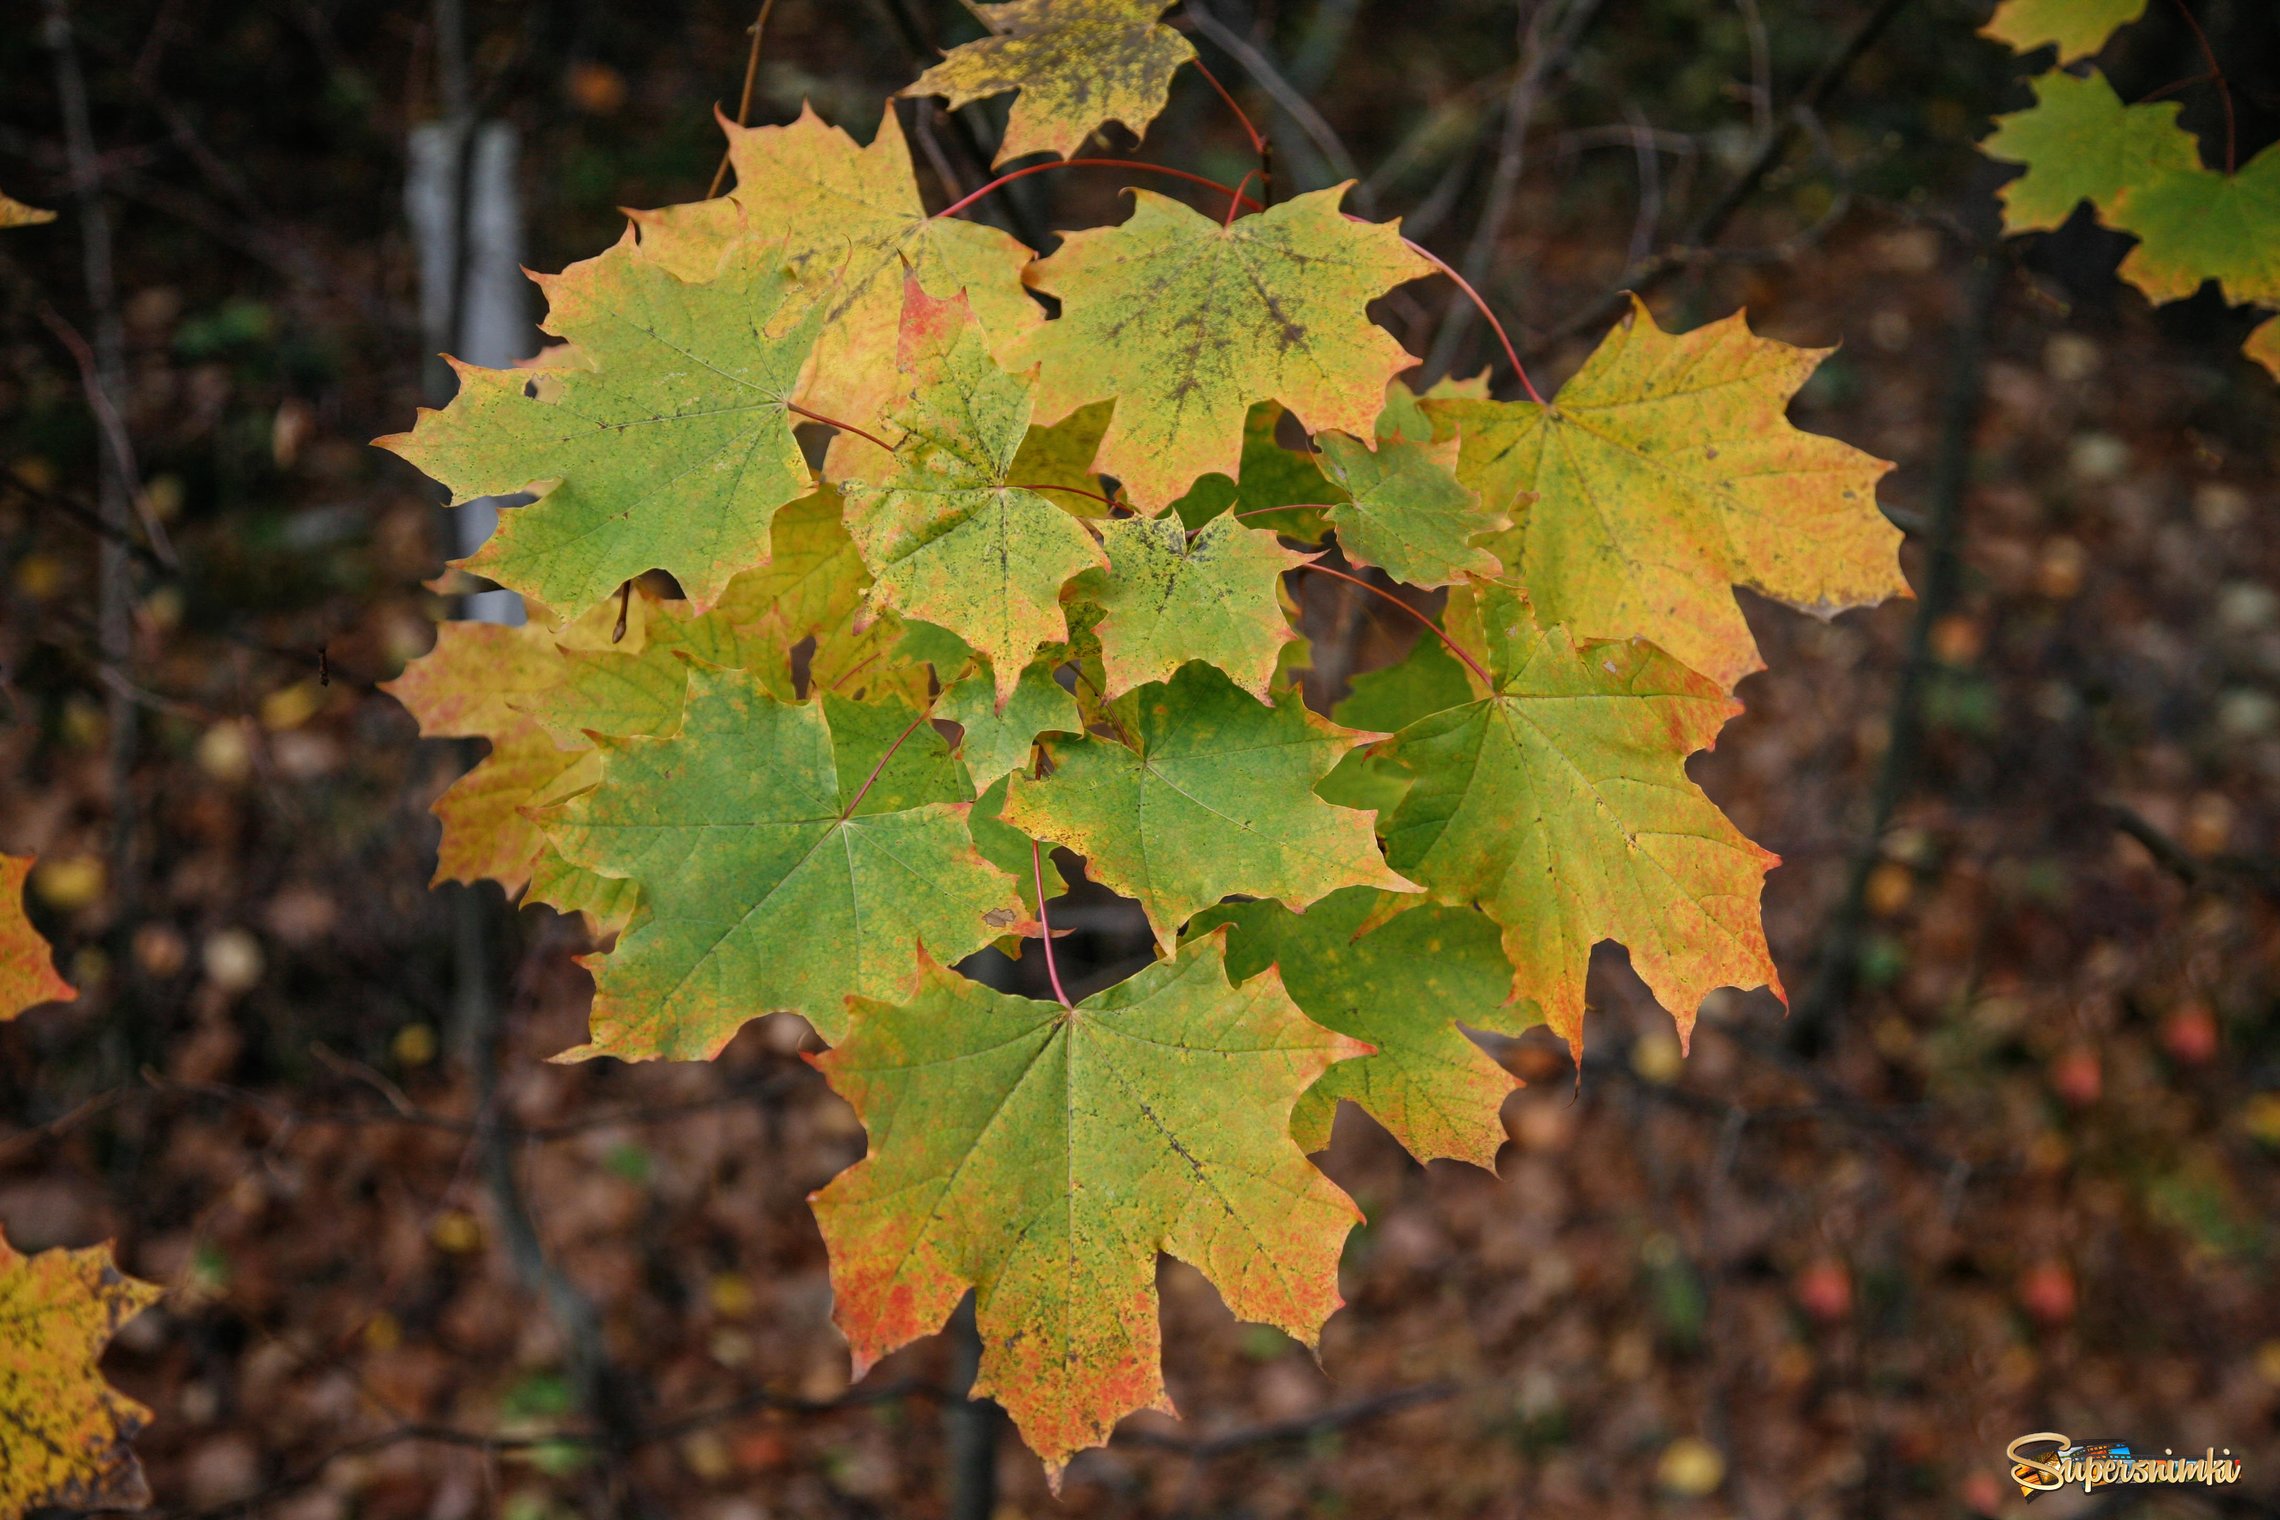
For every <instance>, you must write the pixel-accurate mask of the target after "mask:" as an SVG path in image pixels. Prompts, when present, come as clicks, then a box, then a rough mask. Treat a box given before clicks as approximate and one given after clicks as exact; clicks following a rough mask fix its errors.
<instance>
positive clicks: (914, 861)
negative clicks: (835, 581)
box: [543, 666, 1020, 1060]
mask: <svg viewBox="0 0 2280 1520" xmlns="http://www.w3.org/2000/svg"><path fill="white" fill-rule="evenodd" d="M973 795H974V789H973V786H972V785H971V783H970V782H969V781H968V779H967V777H966V775H965V773H964V771H963V770H962V769H961V768H960V767H959V765H958V763H957V761H956V760H954V759H953V758H951V756H950V754H949V751H948V748H947V747H946V746H945V745H944V744H943V742H942V739H941V736H940V735H938V734H936V733H935V732H934V730H933V729H932V728H931V727H930V726H929V725H928V724H927V723H926V721H925V714H924V713H923V712H919V711H913V710H912V709H910V708H909V707H907V706H905V705H903V704H902V703H900V702H896V701H886V702H879V703H858V702H852V701H847V700H845V699H843V698H839V697H832V696H827V697H825V698H823V699H822V700H821V701H820V702H805V703H799V704H790V703H784V702H780V701H778V700H777V699H776V698H775V697H774V696H772V695H770V694H769V693H768V691H767V690H766V688H765V687H764V686H762V685H761V684H760V683H759V682H758V681H756V680H755V679H754V678H753V677H752V676H750V675H748V674H745V673H743V672H740V671H720V670H713V669H709V668H706V667H703V666H697V667H692V669H691V670H690V673H689V698H688V710H687V716H686V718H685V719H684V720H683V722H682V725H681V728H680V731H679V732H678V733H677V734H675V735H674V736H673V737H671V738H668V739H607V740H605V741H604V742H603V744H602V777H601V782H600V784H599V785H598V786H596V787H594V788H593V789H592V790H590V791H587V792H585V793H583V794H581V795H579V796H577V797H573V798H571V799H569V800H568V801H567V802H565V803H563V804H562V805H560V806H559V807H558V808H556V809H554V810H553V811H552V812H550V813H548V814H546V815H545V816H544V819H543V821H544V824H545V828H546V831H547V833H548V835H549V837H550V838H552V840H553V841H554V846H555V848H556V850H557V851H558V852H559V853H560V854H561V855H562V857H563V858H564V859H565V860H567V861H568V862H569V863H570V864H572V865H575V866H583V867H585V868H586V869H588V870H591V871H596V872H599V873H600V874H602V875H604V876H608V877H614V878H617V879H620V880H626V881H631V882H634V883H636V884H637V886H638V887H639V889H640V901H641V913H640V914H639V915H638V916H637V919H636V921H635V922H634V924H633V925H632V926H631V927H630V928H629V929H627V931H626V932H625V934H624V935H623V936H621V937H620V938H619V940H618V943H617V946H616V948H615V949H614V950H612V951H610V952H609V953H608V954H607V955H602V956H595V957H589V959H588V962H587V964H588V965H589V966H590V967H591V969H592V970H593V972H594V1005H593V1014H592V1026H593V1035H592V1042H591V1043H590V1044H588V1045H585V1046H582V1047H580V1048H579V1049H577V1050H575V1051H572V1052H569V1053H568V1058H571V1059H583V1058H586V1057H590V1056H597V1055H610V1056H616V1057H618V1058H620V1059H621V1060H640V1059H646V1058H659V1057H662V1058H665V1059H671V1060H701V1059H710V1058H711V1057H712V1056H714V1055H717V1054H719V1052H720V1049H721V1047H722V1046H724V1045H726V1044H727V1043H728V1041H729V1039H730V1038H731V1037H732V1036H734V1035H735V1033H736V1031H737V1029H738V1028H739V1027H740V1026H741V1025H742V1024H743V1023H744V1022H745V1020H747V1019H751V1018H757V1017H758V1016H760V1015H761V1014H764V1013H770V1012H776V1011H785V1012H791V1013H797V1014H801V1015H803V1016H805V1017H806V1019H807V1020H808V1022H809V1023H810V1024H813V1025H814V1026H815V1028H816V1030H817V1032H818V1033H820V1034H821V1035H822V1036H823V1037H824V1038H825V1039H827V1040H835V1039H837V1038H838V1037H839V1035H840V1034H841V1033H842V1032H843V1031H844V1028H845V1018H846V1013H845V1008H844V1005H843V1001H842V1000H843V999H844V998H845V997H846V996H847V995H848V994H851V993H860V994H862V995H865V996H869V997H891V996H894V995H895V994H896V993H898V992H899V991H900V990H901V989H902V988H903V987H904V986H905V985H906V984H907V983H908V981H909V978H910V975H911V968H912V961H911V945H912V943H913V942H914V941H916V940H920V939H923V940H924V941H925V942H926V943H927V944H928V945H931V946H934V947H935V948H936V950H937V952H938V953H940V954H942V955H946V956H950V957H953V958H955V957H959V956H964V955H968V954H971V953H972V952H973V951H975V950H978V949H980V948H981V947H982V946H983V945H985V944H987V943H989V941H990V939H991V938H992V937H993V935H994V934H995V933H997V932H998V931H999V930H1000V929H1002V928H1003V927H1005V925H1006V924H1008V923H1011V922H1014V921H1015V920H1017V919H1018V918H1019V916H1020V914H1019V906H1018V902H1017V900H1016V899H1015V897H1014V896H1013V891H1012V883H1011V882H1009V881H1008V880H1006V877H1005V874H1004V873H1003V872H1001V871H999V870H998V869H997V868H996V867H994V866H992V865H990V864H989V863H988V862H987V861H985V860H983V859H982V857H981V856H980V855H978V854H976V853H975V850H974V844H973V839H972V837H971V835H970V834H969V833H968V831H967V826H966V813H967V805H968V802H969V799H971V798H972V797H973ZM993 914H995V915H997V916H998V921H997V922H996V923H994V924H993V923H992V922H991V921H990V916H991V915H993Z"/></svg>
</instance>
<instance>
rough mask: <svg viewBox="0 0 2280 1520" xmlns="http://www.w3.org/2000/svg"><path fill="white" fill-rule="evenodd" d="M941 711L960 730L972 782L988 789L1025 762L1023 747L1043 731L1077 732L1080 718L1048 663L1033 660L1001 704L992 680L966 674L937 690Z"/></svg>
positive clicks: (1082, 723)
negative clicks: (946, 687) (939, 692)
mask: <svg viewBox="0 0 2280 1520" xmlns="http://www.w3.org/2000/svg"><path fill="white" fill-rule="evenodd" d="M941 711H942V716H943V717H945V718H948V719H949V720H950V721H951V722H953V723H955V724H957V725H958V726H959V727H960V728H961V729H963V730H964V731H965V732H964V735H963V737H961V738H960V739H959V741H958V758H959V759H961V760H963V761H964V762H965V764H966V772H967V774H968V775H970V776H971V777H972V778H973V781H974V785H976V786H978V787H982V788H985V789H986V788H988V787H989V786H990V785H991V784H992V783H993V782H995V781H997V780H998V778H1000V777H1001V776H1003V775H1005V774H1006V772H1008V771H1010V770H1013V769H1014V768H1015V767H1017V766H1021V765H1026V764H1028V762H1029V748H1030V746H1031V745H1033V744H1035V743H1036V742H1037V736H1038V735H1039V734H1044V733H1060V734H1081V733H1083V732H1084V730H1085V720H1084V718H1083V716H1082V715H1081V714H1079V713H1078V711H1077V699H1076V698H1074V697H1072V696H1070V695H1069V694H1068V693H1067V692H1066V691H1064V690H1062V689H1061V683H1060V682H1058V681H1056V680H1054V679H1053V667H1052V666H1051V665H1050V664H1048V663H1046V662H1045V661H1042V660H1040V661H1038V662H1037V663H1035V664H1033V665H1031V666H1029V668H1027V669H1026V670H1024V671H1022V673H1021V680H1020V682H1019V684H1017V685H1016V686H1015V687H1014V689H1013V696H1012V698H1011V699H1009V700H1008V701H1007V702H1006V704H1005V706H1004V708H1003V709H1000V708H999V707H998V705H997V683H996V681H995V680H994V679H993V678H992V677H990V676H987V675H972V676H968V677H967V678H966V679H965V680H963V681H960V682H958V683H957V684H956V685H954V686H952V687H950V688H949V689H948V690H946V691H944V692H943V693H942V707H941Z"/></svg>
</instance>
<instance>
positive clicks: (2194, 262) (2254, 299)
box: [2106, 147, 2280, 306]
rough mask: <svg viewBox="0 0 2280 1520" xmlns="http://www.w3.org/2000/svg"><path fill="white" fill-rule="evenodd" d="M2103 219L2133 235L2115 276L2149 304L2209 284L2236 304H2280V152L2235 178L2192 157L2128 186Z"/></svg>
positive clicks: (2269, 152)
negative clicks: (2132, 245)
mask: <svg viewBox="0 0 2280 1520" xmlns="http://www.w3.org/2000/svg"><path fill="white" fill-rule="evenodd" d="M2106 221H2107V223H2108V224H2109V225H2110V226H2113V227H2115V228H2118V229H2119V230H2121V231H2123V232H2129V233H2134V234H2136V236H2137V238H2138V245H2137V247H2135V248H2132V249H2131V250H2130V252H2129V257H2127V258H2125V259H2123V260H2122V267H2121V271H2120V273H2121V276H2122V278H2123V279H2125V280H2128V281H2129V282H2130V283H2131V284H2133V285H2135V286H2137V288H2138V289H2140V290H2142V291H2144V292H2145V293H2146V296H2147V297H2148V298H2149V299H2151V300H2153V301H2157V302H2159V301H2181V300H2183V299H2184V298H2185V297H2187V296H2189V295H2191V294H2192V293H2193V292H2194V291H2196V290H2199V289H2200V288H2201V285H2202V282H2204V281H2207V280H2215V281H2217V282H2218V284H2219V285H2220V286H2221V287H2222V288H2223V291H2224V297H2225V299H2226V300H2227V301H2230V302H2233V303H2235V304H2236V305H2238V304H2254V305H2258V306H2276V305H2280V147H2275V148H2266V149H2265V150H2264V151H2263V152H2262V153H2259V154H2257V155H2256V157H2254V158H2252V159H2250V160H2249V161H2248V162H2247V163H2246V164H2244V165H2242V166H2241V170H2240V172H2239V173H2238V174H2219V173H2217V172H2216V171H2215V170H2213V169H2204V168H2202V167H2201V166H2200V164H2199V162H2198V161H2197V160H2196V161H2195V162H2193V163H2191V164H2189V165H2187V166H2185V167H2182V168H2176V169H2168V170H2164V171H2161V172H2157V173H2155V174H2153V175H2151V176H2150V177H2148V178H2146V179H2143V180H2140V181H2138V182H2137V183H2134V184H2130V185H2126V186H2124V187H2123V188H2122V191H2121V193H2120V194H2119V195H2117V196H2116V197H2115V198H2114V201H2113V203H2112V204H2111V205H2109V206H2108V207H2107V208H2106Z"/></svg>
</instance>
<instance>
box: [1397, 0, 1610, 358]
mask: <svg viewBox="0 0 2280 1520" xmlns="http://www.w3.org/2000/svg"><path fill="white" fill-rule="evenodd" d="M1598 9H1599V0H1541V3H1539V4H1537V5H1536V6H1535V7H1534V8H1533V9H1532V10H1530V11H1529V12H1528V19H1527V21H1526V23H1525V24H1524V25H1523V26H1522V27H1521V30H1520V65H1519V71H1518V72H1517V73H1515V74H1514V75H1513V76H1512V89H1511V91H1510V93H1508V94H1507V95H1506V96H1505V101H1504V130H1503V133H1502V135H1501V136H1500V138H1499V140H1498V142H1497V148H1496V167H1495V169H1494V170H1493V171H1491V173H1490V175H1489V181H1488V195H1487V198H1486V200H1485V201H1484V203H1483V204H1482V207H1481V213H1480V220H1479V222H1478V223H1476V224H1475V225H1474V227H1473V235H1472V241H1471V242H1470V243H1468V244H1467V245H1466V246H1465V257H1464V263H1463V264H1462V266H1461V268H1462V269H1463V271H1464V276H1465V279H1466V280H1468V281H1470V282H1471V283H1472V284H1474V285H1476V286H1477V285H1482V284H1485V283H1486V282H1487V280H1488V273H1489V266H1490V264H1491V263H1493V262H1494V261H1495V258H1496V249H1497V244H1498V243H1499V242H1500V241H1501V240H1502V238H1503V235H1504V221H1505V218H1506V217H1507V216H1508V215H1509V214H1510V213H1511V210H1512V200H1513V196H1514V195H1515V194H1516V193H1517V192H1518V190H1519V188H1520V170H1521V167H1522V165H1523V164H1524V163H1525V162H1526V161H1527V154H1526V148H1527V142H1528V125H1529V123H1530V122H1531V121H1533V120H1534V119H1535V115H1536V102H1537V100H1538V98H1539V97H1540V96H1541V95H1542V93H1543V89H1544V85H1545V83H1546V82H1547V81H1548V80H1549V79H1550V78H1551V76H1552V74H1553V72H1554V71H1555V70H1556V69H1558V68H1559V67H1560V66H1561V65H1562V64H1564V62H1565V61H1566V59H1567V57H1568V54H1569V53H1570V51H1571V50H1572V49H1573V48H1574V46H1575V40H1576V38H1577V37H1578V36H1580V35H1581V34H1582V32H1583V28H1584V27H1585V26H1586V25H1588V24H1589V22H1590V20H1591V18H1592V16H1593V15H1594V14H1595V13H1596V12H1597V11H1598ZM1472 318H1473V309H1472V307H1471V306H1470V305H1468V304H1467V303H1465V302H1463V301H1461V300H1460V299H1458V298H1457V297H1454V296H1452V297H1451V298H1450V300H1449V303H1448V305H1447V307H1446V308H1445V309H1444V310H1443V312H1442V316H1441V330H1440V332H1439V333H1438V334H1437V335H1435V337H1434V339H1433V347H1432V349H1431V351H1430V352H1429V353H1427V355H1426V356H1425V373H1426V374H1428V375H1439V374H1443V373H1446V372H1447V370H1448V368H1449V365H1450V364H1451V363H1452V362H1453V361H1454V360H1455V359H1456V356H1457V348H1458V345H1459V344H1461V343H1463V342H1464V339H1465V333H1466V331H1467V329H1469V328H1470V327H1471V325H1472Z"/></svg>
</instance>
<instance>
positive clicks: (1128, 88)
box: [903, 0, 1195, 164]
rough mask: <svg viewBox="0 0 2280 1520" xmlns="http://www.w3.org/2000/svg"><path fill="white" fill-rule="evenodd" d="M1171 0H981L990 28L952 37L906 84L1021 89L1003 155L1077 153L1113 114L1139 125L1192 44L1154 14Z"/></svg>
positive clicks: (970, 96)
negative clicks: (989, 0)
mask: <svg viewBox="0 0 2280 1520" xmlns="http://www.w3.org/2000/svg"><path fill="white" fill-rule="evenodd" d="M1169 3H1170V0H1008V3H1006V4H1004V5H977V6H975V7H974V8H973V10H974V14H975V15H976V16H977V17H979V18H980V19H981V22H982V24H983V25H984V26H987V27H988V28H989V29H990V33H991V35H989V36H987V37H984V38H982V39H981V40H980V41H978V42H969V43H966V44H964V45H963V46H960V47H954V48H952V49H950V51H949V52H948V53H947V54H945V55H944V56H943V59H942V61H941V62H940V63H938V64H936V65H935V66H934V67H932V68H930V69H928V70H927V71H926V72H925V73H923V74H921V75H919V76H918V79H917V80H916V82H914V83H912V84H910V85H909V86H907V87H905V88H904V90H903V93H904V94H905V95H941V96H944V97H947V98H948V100H949V102H950V106H951V109H953V110H955V109H957V108H958V107H960V106H963V105H968V104H971V103H972V102H974V101H977V100H985V99H987V98H989V97H990V96H992V95H1003V94H1005V93H1006V92H1007V91H1008V90H1019V91H1020V92H1021V94H1020V96H1019V97H1018V98H1017V99H1016V100H1015V101H1014V103H1013V109H1012V111H1011V112H1009V113H1008V114H1007V116H1006V123H1005V140H1004V141H1003V142H1001V143H1000V144H998V152H997V162H998V163H1000V164H1003V163H1007V162H1009V161H1011V160H1013V159H1016V158H1026V157H1028V156H1029V155H1030V154H1032V153H1058V154H1060V155H1061V157H1063V158H1070V157H1073V156H1075V154H1076V152H1077V150H1078V149H1079V148H1082V147H1083V146H1084V145H1085V139H1086V138H1088V137H1090V136H1092V135H1093V133H1095V132H1097V131H1099V130H1100V129H1101V127H1103V126H1104V125H1106V124H1107V123H1109V122H1112V121H1120V122H1122V123H1124V125H1125V126H1127V127H1129V128H1131V130H1132V135H1133V136H1135V137H1138V136H1141V135H1143V134H1144V133H1145V132H1146V131H1147V129H1148V123H1150V122H1152V121H1154V120H1155V119H1156V116H1157V114H1158V113H1159V112H1161V111H1162V110H1163V109H1164V101H1165V99H1166V98H1167V97H1168V96H1169V95H1170V94H1171V89H1172V76H1173V75H1174V74H1176V73H1178V72H1179V70H1180V65H1181V64H1183V63H1186V62H1187V61H1188V60H1190V59H1192V58H1193V57H1195V48H1194V46H1193V45H1192V44H1190V43H1189V41H1188V40H1187V39H1186V38H1185V37H1182V36H1181V35H1180V34H1179V33H1178V32H1175V31H1173V30H1172V29H1171V28H1170V27H1168V26H1166V25H1164V24H1163V23H1162V22H1161V21H1159V20H1158V19H1157V17H1159V16H1161V15H1162V14H1163V13H1164V11H1165V10H1166V9H1168V8H1169Z"/></svg>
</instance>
